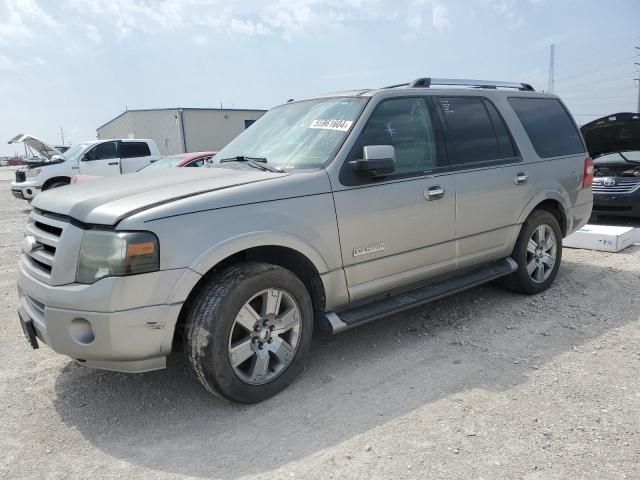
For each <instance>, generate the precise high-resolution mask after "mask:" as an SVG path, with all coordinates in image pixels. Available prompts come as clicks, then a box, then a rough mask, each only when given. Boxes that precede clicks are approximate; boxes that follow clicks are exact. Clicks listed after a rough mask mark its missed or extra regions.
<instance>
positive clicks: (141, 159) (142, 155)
mask: <svg viewBox="0 0 640 480" xmlns="http://www.w3.org/2000/svg"><path fill="white" fill-rule="evenodd" d="M120 158H121V160H120V170H121V172H122V173H132V172H137V171H138V170H140V169H141V168H142V167H146V166H147V165H149V163H151V150H150V149H149V144H147V142H135V141H130V140H123V141H121V142H120Z"/></svg>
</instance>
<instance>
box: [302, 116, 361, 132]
mask: <svg viewBox="0 0 640 480" xmlns="http://www.w3.org/2000/svg"><path fill="white" fill-rule="evenodd" d="M352 123H353V122H352V121H351V120H320V119H318V120H314V121H313V122H311V125H309V128H323V129H325V130H339V131H341V132H346V131H347V130H349V128H351V124H352Z"/></svg>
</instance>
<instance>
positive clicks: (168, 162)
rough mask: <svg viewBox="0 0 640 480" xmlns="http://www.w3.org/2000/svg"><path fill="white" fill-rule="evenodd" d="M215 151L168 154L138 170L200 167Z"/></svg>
mask: <svg viewBox="0 0 640 480" xmlns="http://www.w3.org/2000/svg"><path fill="white" fill-rule="evenodd" d="M216 153H217V152H191V153H179V154H177V155H168V156H166V157H162V158H161V159H160V160H157V161H155V162H153V163H150V164H149V165H147V166H146V167H142V168H141V169H140V170H138V171H142V170H156V169H162V168H171V167H202V166H204V165H205V163H207V161H209V160H211V158H213V156H214V155H215V154H216ZM97 178H100V177H97V176H95V175H76V176H74V177H73V178H72V179H71V183H81V182H87V181H89V180H95V179H97Z"/></svg>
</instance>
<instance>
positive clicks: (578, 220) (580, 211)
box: [565, 201, 593, 237]
mask: <svg viewBox="0 0 640 480" xmlns="http://www.w3.org/2000/svg"><path fill="white" fill-rule="evenodd" d="M592 208H593V203H592V202H591V201H589V202H586V203H581V204H580V205H575V206H573V207H571V208H570V209H569V211H568V212H567V216H568V218H567V220H568V223H567V233H566V235H565V237H566V236H567V235H570V234H571V233H573V232H575V231H576V230H578V229H579V228H582V227H584V226H585V225H586V224H587V223H588V222H589V217H591V210H592Z"/></svg>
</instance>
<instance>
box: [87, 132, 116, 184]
mask: <svg viewBox="0 0 640 480" xmlns="http://www.w3.org/2000/svg"><path fill="white" fill-rule="evenodd" d="M119 143H120V142H119V141H117V140H113V141H108V142H103V143H99V144H97V145H96V146H95V147H93V148H92V149H91V150H89V151H88V152H87V153H85V154H84V156H83V157H82V159H81V161H80V174H81V175H95V176H97V177H107V176H110V175H120V158H119V154H118V147H119Z"/></svg>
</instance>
